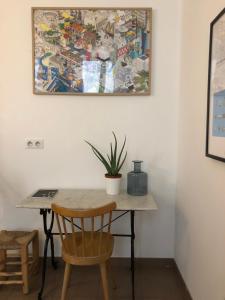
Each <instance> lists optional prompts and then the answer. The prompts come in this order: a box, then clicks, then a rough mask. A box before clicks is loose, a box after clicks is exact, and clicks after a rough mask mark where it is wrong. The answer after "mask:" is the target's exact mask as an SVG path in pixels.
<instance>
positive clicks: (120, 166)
mask: <svg viewBox="0 0 225 300" xmlns="http://www.w3.org/2000/svg"><path fill="white" fill-rule="evenodd" d="M126 158H127V152H126V154H125V156H124V159H123V160H122V162H121V164H120V165H119V167H118V170H117V173H119V171H120V169H121V168H122V166H123V164H124V162H125V160H126Z"/></svg>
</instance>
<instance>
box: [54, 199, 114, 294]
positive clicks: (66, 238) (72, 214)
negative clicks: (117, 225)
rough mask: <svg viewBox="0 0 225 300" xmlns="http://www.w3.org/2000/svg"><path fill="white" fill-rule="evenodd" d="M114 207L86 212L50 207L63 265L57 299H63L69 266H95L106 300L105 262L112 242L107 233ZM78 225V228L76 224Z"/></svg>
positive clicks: (66, 286)
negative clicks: (52, 212)
mask: <svg viewBox="0 0 225 300" xmlns="http://www.w3.org/2000/svg"><path fill="white" fill-rule="evenodd" d="M115 208H116V203H114V202H113V203H110V204H108V205H105V206H102V207H99V208H96V209H90V210H71V209H67V208H63V207H59V206H57V205H56V204H52V210H53V211H54V212H55V214H56V220H57V224H58V228H59V233H60V237H61V242H62V257H63V260H64V261H65V263H66V266H65V273H64V280H63V288H62V295H61V300H65V299H66V295H67V289H68V284H69V278H70V273H71V265H79V266H88V265H96V264H99V265H100V271H101V277H102V284H103V293H104V299H105V300H109V293H108V280H107V270H106V263H107V262H108V261H109V258H110V256H111V255H112V251H113V244H114V239H113V236H112V235H111V233H110V231H111V221H112V210H113V209H115ZM106 217H107V223H106V224H105V225H104V218H105V219H106ZM98 219H99V221H100V222H99V223H100V224H99V226H100V227H99V226H98V227H99V229H97V223H98ZM78 222H79V224H80V225H79V226H77V225H76V224H78ZM78 227H79V228H78ZM104 229H106V232H105V231H104Z"/></svg>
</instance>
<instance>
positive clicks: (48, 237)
mask: <svg viewBox="0 0 225 300" xmlns="http://www.w3.org/2000/svg"><path fill="white" fill-rule="evenodd" d="M50 213H51V222H50V225H49V228H48V227H47V226H48V225H47V216H48V214H50ZM40 214H41V215H42V216H43V226H44V233H45V245H44V256H43V266H42V281H41V289H40V292H39V293H38V300H41V299H42V294H43V291H44V286H45V275H46V263H47V254H48V244H49V240H50V242H51V258H52V266H53V267H54V269H56V268H57V265H56V262H55V257H54V240H53V235H52V228H53V224H54V212H53V211H51V210H50V209H41V210H40Z"/></svg>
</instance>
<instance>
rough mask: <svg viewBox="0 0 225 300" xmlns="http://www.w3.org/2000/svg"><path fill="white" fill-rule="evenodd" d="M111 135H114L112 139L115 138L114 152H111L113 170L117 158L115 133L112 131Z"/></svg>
mask: <svg viewBox="0 0 225 300" xmlns="http://www.w3.org/2000/svg"><path fill="white" fill-rule="evenodd" d="M112 133H113V136H114V140H115V146H114V153H113V161H112V168H113V169H114V170H115V169H116V165H117V160H116V158H117V157H116V154H117V138H116V135H115V133H114V131H113V132H112Z"/></svg>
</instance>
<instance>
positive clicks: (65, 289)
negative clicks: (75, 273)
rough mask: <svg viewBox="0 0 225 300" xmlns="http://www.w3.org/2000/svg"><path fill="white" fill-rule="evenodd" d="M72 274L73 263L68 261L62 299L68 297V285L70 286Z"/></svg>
mask: <svg viewBox="0 0 225 300" xmlns="http://www.w3.org/2000/svg"><path fill="white" fill-rule="evenodd" d="M70 274H71V265H70V264H68V263H66V266H65V272H64V279H63V288H62V296H61V300H65V299H66V295H67V291H68V286H69V280H70Z"/></svg>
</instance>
